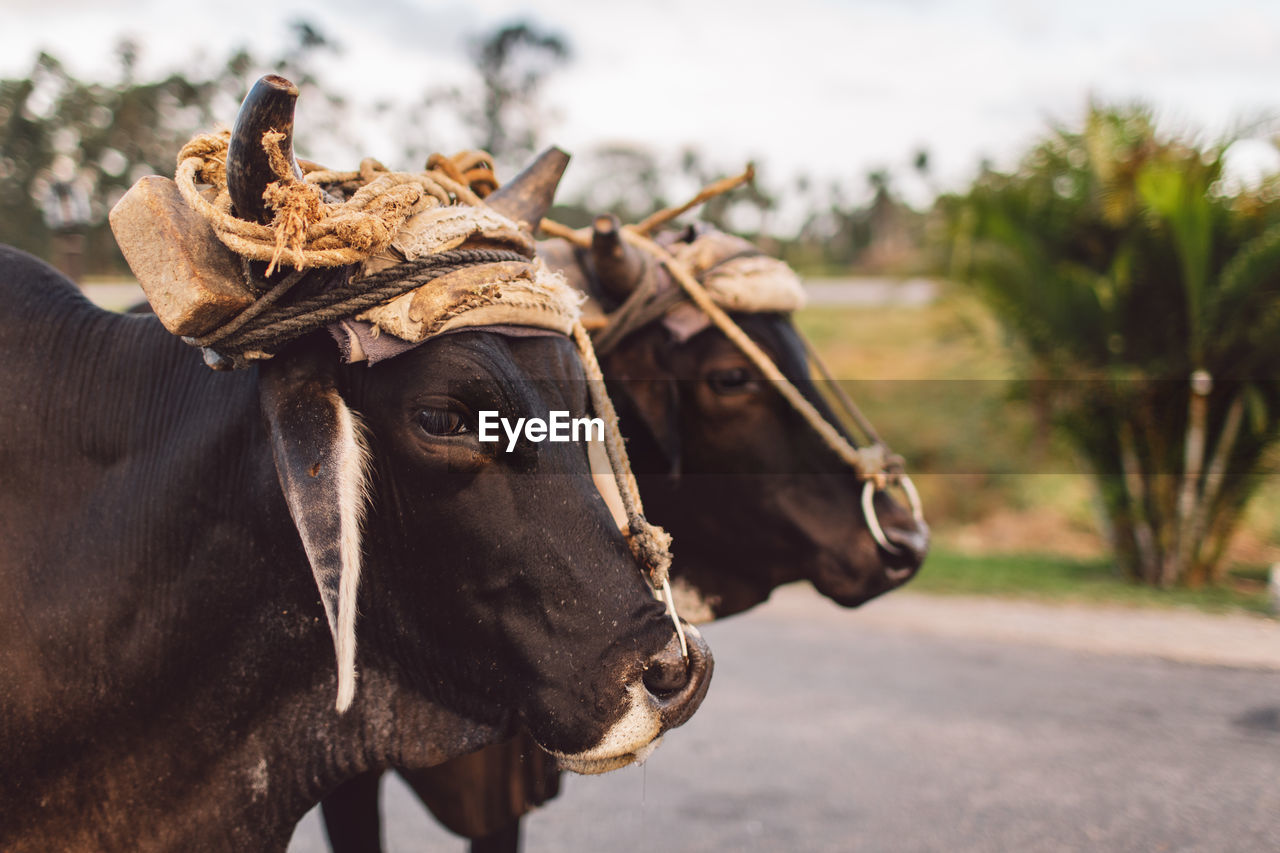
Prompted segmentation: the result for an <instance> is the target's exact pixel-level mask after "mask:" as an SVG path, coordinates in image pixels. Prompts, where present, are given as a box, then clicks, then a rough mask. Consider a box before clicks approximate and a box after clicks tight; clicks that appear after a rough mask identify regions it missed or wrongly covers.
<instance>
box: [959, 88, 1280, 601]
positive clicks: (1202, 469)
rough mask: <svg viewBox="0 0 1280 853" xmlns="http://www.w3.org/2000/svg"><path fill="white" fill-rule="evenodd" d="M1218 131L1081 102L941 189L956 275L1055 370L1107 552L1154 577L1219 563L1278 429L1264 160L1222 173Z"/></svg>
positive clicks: (1183, 578) (1278, 296)
mask: <svg viewBox="0 0 1280 853" xmlns="http://www.w3.org/2000/svg"><path fill="white" fill-rule="evenodd" d="M1231 141H1232V140H1230V139H1228V140H1224V141H1222V142H1218V143H1215V144H1209V145H1200V144H1196V143H1194V142H1189V141H1186V140H1181V139H1176V138H1170V137H1165V136H1162V135H1161V134H1160V133H1159V132H1158V130H1157V128H1156V126H1155V123H1154V121H1153V119H1152V116H1151V113H1150V112H1149V111H1148V110H1145V109H1142V108H1138V107H1128V108H1103V107H1098V106H1094V107H1091V109H1090V111H1089V113H1088V116H1087V118H1086V121H1085V124H1084V127H1083V129H1081V130H1079V131H1073V130H1067V129H1062V128H1059V129H1057V130H1055V131H1054V132H1053V133H1051V134H1050V135H1049V136H1048V137H1047V138H1046V139H1045V140H1043V141H1042V142H1040V143H1039V144H1037V145H1036V146H1035V147H1034V148H1033V149H1032V150H1031V151H1030V152H1029V153H1028V154H1027V156H1026V157H1025V158H1024V159H1023V161H1022V163H1021V165H1020V166H1019V168H1018V169H1017V170H1016V171H1014V172H1012V173H1009V174H1004V173H999V172H995V171H984V173H983V174H982V175H981V176H980V177H979V178H978V179H977V181H976V183H975V184H974V186H973V187H972V188H971V189H970V190H969V191H968V192H967V193H966V194H965V195H962V196H951V197H944V198H943V199H940V201H939V209H940V211H941V212H942V214H943V218H944V220H945V221H946V222H947V224H948V228H947V234H948V236H949V242H948V249H949V255H948V256H949V263H950V267H951V270H952V273H953V275H954V276H955V277H957V278H958V279H961V280H964V281H967V282H969V283H971V284H972V285H973V286H974V287H975V288H977V290H978V292H979V293H980V294H981V295H982V297H983V298H984V300H985V301H986V303H987V304H988V305H989V306H990V307H991V308H992V309H993V310H994V311H995V313H996V314H997V316H998V317H999V318H1000V320H1001V321H1002V322H1003V323H1004V325H1005V326H1006V327H1007V328H1008V329H1009V331H1010V333H1011V338H1012V339H1013V340H1014V341H1015V342H1016V345H1017V346H1018V347H1019V348H1020V349H1021V350H1022V351H1023V352H1024V353H1025V355H1026V357H1027V364H1028V374H1030V375H1035V376H1039V377H1047V378H1048V379H1049V380H1051V381H1052V383H1053V384H1052V390H1053V394H1052V401H1053V414H1054V419H1055V423H1056V424H1057V426H1058V427H1059V428H1060V429H1062V430H1063V431H1064V432H1065V435H1066V436H1067V438H1068V440H1069V441H1070V442H1071V444H1072V445H1073V446H1074V447H1075V448H1076V449H1077V450H1078V451H1079V453H1080V455H1081V456H1082V457H1083V458H1084V459H1085V460H1086V461H1087V463H1088V465H1089V467H1090V468H1091V469H1092V473H1093V474H1094V476H1095V478H1096V481H1097V484H1098V486H1099V491H1100V495H1101V498H1102V504H1103V506H1104V508H1105V514H1106V517H1107V520H1108V523H1109V527H1110V528H1111V529H1110V530H1109V533H1110V536H1111V539H1112V542H1113V544H1114V547H1115V552H1116V554H1117V557H1118V560H1119V562H1120V565H1121V566H1122V567H1123V568H1124V570H1125V571H1127V572H1128V573H1129V574H1130V575H1131V576H1133V577H1134V578H1136V579H1138V580H1141V581H1144V582H1147V583H1151V584H1155V585H1160V586H1167V585H1170V584H1173V583H1177V582H1186V583H1190V584H1193V585H1195V584H1200V583H1203V582H1205V581H1207V580H1216V579H1218V578H1219V576H1220V572H1221V571H1222V570H1223V568H1224V567H1223V566H1222V555H1223V552H1224V550H1225V547H1226V544H1227V542H1228V540H1229V538H1230V535H1231V532H1232V530H1233V528H1234V526H1235V524H1236V522H1237V520H1238V519H1239V517H1240V514H1241V511H1242V510H1243V508H1244V506H1245V503H1246V501H1247V500H1248V498H1249V496H1250V494H1251V493H1252V491H1253V489H1254V488H1255V486H1256V485H1257V482H1258V476H1259V469H1260V466H1261V465H1262V463H1263V457H1264V453H1265V451H1266V450H1267V448H1268V447H1269V446H1270V445H1272V444H1273V443H1275V441H1276V439H1277V436H1278V435H1280V385H1278V384H1277V381H1276V380H1277V378H1278V377H1277V375H1276V374H1277V367H1280V179H1277V178H1272V179H1270V180H1268V181H1265V182H1263V183H1262V184H1261V185H1260V186H1257V187H1254V188H1248V189H1246V188H1237V189H1234V190H1229V189H1228V185H1227V182H1226V181H1225V179H1224V163H1225V157H1226V153H1227V149H1228V148H1229V147H1230V144H1231Z"/></svg>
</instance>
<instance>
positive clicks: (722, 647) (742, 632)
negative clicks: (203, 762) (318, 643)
mask: <svg viewBox="0 0 1280 853" xmlns="http://www.w3.org/2000/svg"><path fill="white" fill-rule="evenodd" d="M899 598H900V599H902V602H904V603H895V602H894V601H893V599H892V598H890V599H887V600H885V601H884V602H883V604H882V605H876V604H873V605H871V606H870V608H869V609H867V610H866V611H865V612H864V614H858V613H850V612H847V611H842V610H839V609H838V608H836V607H834V606H833V605H830V604H829V603H827V602H825V601H823V600H820V599H818V598H817V597H816V596H815V595H813V594H812V593H811V592H808V591H806V590H803V589H801V588H795V589H788V590H783V591H782V592H781V593H780V594H779V595H777V596H775V601H773V602H771V603H770V604H768V605H766V606H765V607H764V608H762V609H760V610H757V611H756V612H753V613H751V614H748V615H746V616H743V617H739V618H736V619H731V620H728V621H727V622H724V623H720V624H718V625H713V626H710V627H709V628H708V629H707V631H706V633H707V635H708V639H709V641H710V642H711V644H712V646H713V648H714V650H715V652H716V656H717V664H716V675H715V682H714V684H713V686H712V689H711V691H710V694H709V695H708V698H707V700H706V702H705V703H704V705H703V707H702V709H701V710H700V711H699V712H698V714H697V715H696V716H695V717H694V719H693V720H692V721H691V722H690V723H689V724H688V725H686V726H685V727H684V728H682V729H680V730H678V731H676V732H673V733H672V734H671V735H670V736H669V737H668V738H667V742H666V744H664V746H663V747H662V748H661V749H659V750H658V752H657V753H656V754H655V755H654V756H653V757H652V758H651V759H650V761H649V762H648V764H647V765H645V766H644V767H640V768H629V769H627V770H623V771H619V772H617V773H613V774H609V775H607V776H603V777H598V778H581V777H571V778H569V779H568V780H567V785H566V791H565V793H564V794H563V795H562V796H561V797H560V799H559V800H556V801H554V802H552V803H551V804H549V805H548V806H547V807H545V808H544V809H542V810H541V811H539V812H537V813H536V814H535V815H533V816H532V817H531V818H529V819H528V820H527V821H526V839H527V843H526V847H525V849H526V851H528V853H543V851H559V850H618V851H652V850H659V849H665V850H673V851H738V850H749V851H843V850H859V851H895V853H897V851H903V853H906V851H948V853H963V851H993V853H996V852H997V851H998V853H1005V851H1019V853H1023V851H1028V852H1030V851H1084V850H1090V851H1092V850H1102V851H1135V853H1138V851H1141V853H1150V851H1206V853H1220V851H1276V850H1280V671H1276V670H1275V669H1271V670H1268V669H1263V668H1232V667H1227V666H1212V665H1204V664H1189V663H1180V662H1176V661H1169V660H1162V659H1158V658H1153V657H1149V656H1143V657H1137V656H1126V655H1123V654H1116V653H1115V652H1116V651H1117V650H1116V649H1114V648H1109V649H1104V651H1108V652H1110V653H1109V654H1097V653H1096V652H1090V651H1080V650H1077V649H1072V648H1060V647H1055V646H1060V645H1063V643H1060V642H1056V641H1054V642H1052V643H1051V644H1050V645H1042V644H1040V643H1039V641H1038V640H1035V639H1032V640H1030V642H1029V643H1028V642H1021V643H1015V642H1011V637H1010V636H1001V637H998V638H994V639H993V638H989V637H983V636H982V635H979V636H978V637H974V636H973V634H974V633H975V632H973V631H961V630H941V631H926V630H924V628H923V627H922V626H921V625H919V624H914V623H913V622H912V620H911V618H908V617H909V615H910V614H911V613H912V612H916V613H917V615H918V607H915V606H914V605H912V604H911V599H916V600H917V603H919V602H924V603H925V606H930V605H928V600H927V599H924V598H923V597H919V596H899ZM878 606H879V607H883V610H884V612H877V610H876V609H875V608H876V607H878ZM958 606H961V607H962V608H963V606H964V605H963V604H961V605H958ZM895 607H897V608H899V609H900V610H899V611H898V612H900V613H901V614H903V615H902V618H901V619H898V618H890V617H891V616H892V615H893V614H891V612H890V611H891V610H893V608H895ZM1023 609H1024V610H1025V608H1023ZM1052 610H1053V608H1045V609H1044V610H1043V614H1042V615H1041V617H1040V618H1039V619H1036V620H1034V621H1038V622H1045V621H1048V622H1052V621H1055V617H1054V616H1052V615H1051V614H1052ZM1032 611H1033V612H1034V607H1032ZM1045 614H1048V615H1045ZM1123 615H1124V614H1123V613H1120V614H1116V613H1112V614H1110V616H1108V617H1107V618H1114V617H1119V618H1121V619H1123ZM859 616H865V617H866V618H861V619H860V618H859ZM944 618H945V617H942V616H938V617H936V619H937V620H941V619H944ZM953 621H954V620H953ZM899 623H900V624H899ZM1250 627H1252V628H1255V629H1256V630H1257V631H1258V633H1257V636H1258V637H1259V642H1261V643H1264V644H1265V643H1274V642H1275V641H1276V638H1277V632H1276V631H1275V630H1272V629H1273V627H1275V626H1274V624H1273V623H1262V624H1260V625H1253V624H1250V625H1246V626H1244V630H1246V631H1247V630H1249V628H1250ZM1184 629H1185V625H1184V626H1182V627H1180V628H1176V630H1178V631H1182V630H1184ZM1264 665H1265V664H1264ZM386 790H387V796H386V797H385V798H384V799H385V800H386V802H387V806H386V807H387V808H388V809H389V811H390V814H391V821H390V826H389V830H388V841H389V846H390V849H391V850H393V851H411V850H423V849H432V850H454V851H460V850H463V849H464V847H463V845H462V844H461V842H460V841H458V840H457V839H455V838H453V837H452V836H449V835H448V834H447V833H445V832H444V831H442V830H439V829H437V828H436V827H435V826H434V824H433V823H432V822H431V821H430V818H428V817H427V816H426V815H425V813H423V812H422V810H421V809H420V807H419V806H417V804H416V802H415V801H413V800H412V796H411V795H410V794H409V793H407V791H406V790H405V789H404V788H403V787H401V786H399V785H398V783H388V785H387V789H386ZM322 839H323V833H322V831H321V830H320V828H319V822H318V820H317V819H316V817H315V815H314V814H312V815H309V816H308V818H307V819H306V820H305V821H304V822H303V824H301V825H300V826H299V829H298V832H297V834H296V835H295V838H294V843H293V845H292V846H291V847H290V850H291V851H292V853H309V851H320V850H324V849H325V847H324V843H323V840H322Z"/></svg>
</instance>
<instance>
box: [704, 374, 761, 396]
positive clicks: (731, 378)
mask: <svg viewBox="0 0 1280 853" xmlns="http://www.w3.org/2000/svg"><path fill="white" fill-rule="evenodd" d="M758 384H759V383H757V382H756V379H755V377H754V376H752V375H751V371H750V370H748V369H747V368H745V367H730V368H726V369H725V370H713V371H711V372H710V373H708V374H707V385H709V386H711V390H712V391H714V392H716V393H717V394H721V395H726V396H727V395H730V394H749V393H751V392H752V391H754V390H756V386H757V385H758Z"/></svg>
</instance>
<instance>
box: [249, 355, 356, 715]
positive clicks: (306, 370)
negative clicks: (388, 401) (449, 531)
mask: <svg viewBox="0 0 1280 853" xmlns="http://www.w3.org/2000/svg"><path fill="white" fill-rule="evenodd" d="M318 343H321V344H327V343H328V342H327V341H320V342H317V341H315V340H314V339H312V340H310V341H307V340H305V339H304V341H301V342H299V343H298V344H296V345H294V346H293V347H290V348H289V349H288V350H286V351H285V352H283V353H281V354H280V355H278V356H277V357H275V358H273V359H271V360H270V361H269V362H266V363H264V364H263V365H262V367H261V368H260V370H261V373H260V394H261V401H262V412H263V416H264V417H265V419H266V422H267V427H268V430H269V431H270V434H271V451H272V455H273V456H274V458H275V464H276V474H277V475H278V476H279V478H280V487H281V489H282V490H283V491H284V497H285V501H286V502H287V503H288V505H289V514H290V515H291V516H293V522H294V525H295V526H296V527H297V529H298V535H299V536H301V537H302V545H303V548H304V549H305V550H306V553H307V560H308V561H309V562H310V563H311V571H312V573H313V574H314V575H315V580H316V586H317V587H319V590H320V600H321V601H322V602H323V603H324V611H325V615H326V616H327V617H328V619H329V630H330V631H331V632H332V634H333V645H334V650H335V651H336V653H337V659H338V701H337V708H338V711H339V712H342V711H345V710H347V708H349V707H350V706H351V701H352V699H353V698H354V697H355V689H356V686H355V679H356V672H355V660H356V593H357V591H358V589H359V584H360V557H361V554H360V551H361V544H360V527H361V523H362V522H363V520H364V511H365V507H366V505H367V503H368V472H369V453H368V448H367V445H366V442H365V440H364V434H363V429H362V426H361V424H360V420H359V417H358V416H357V415H356V413H355V412H353V411H352V410H351V409H350V408H348V406H347V404H346V401H344V400H343V399H342V395H341V394H339V393H338V388H337V383H336V369H337V361H336V359H335V357H334V354H333V353H332V352H331V351H327V350H326V349H325V347H323V346H319V345H318ZM330 349H331V348H330Z"/></svg>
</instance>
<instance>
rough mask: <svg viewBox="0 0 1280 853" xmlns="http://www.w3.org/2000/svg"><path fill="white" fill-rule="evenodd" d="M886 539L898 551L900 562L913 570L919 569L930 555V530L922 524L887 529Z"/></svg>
mask: <svg viewBox="0 0 1280 853" xmlns="http://www.w3.org/2000/svg"><path fill="white" fill-rule="evenodd" d="M884 535H885V538H886V539H888V540H889V542H890V543H891V544H892V545H893V546H894V547H895V548H897V549H898V553H897V555H895V556H897V557H898V560H896V561H895V562H900V563H903V564H905V565H907V566H909V567H911V568H913V569H915V568H919V566H920V564H921V563H923V562H924V558H925V555H927V554H928V553H929V528H928V526H926V525H924V524H921V525H920V526H918V527H910V528H901V527H886V528H885V529H884Z"/></svg>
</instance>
